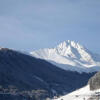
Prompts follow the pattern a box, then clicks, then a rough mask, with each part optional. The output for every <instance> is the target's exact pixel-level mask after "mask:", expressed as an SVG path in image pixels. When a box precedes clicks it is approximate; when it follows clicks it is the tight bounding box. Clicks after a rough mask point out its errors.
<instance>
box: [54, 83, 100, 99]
mask: <svg viewBox="0 0 100 100" xmlns="http://www.w3.org/2000/svg"><path fill="white" fill-rule="evenodd" d="M99 92H100V89H98V90H95V91H90V88H89V85H87V86H85V87H83V88H81V89H79V90H76V91H74V92H72V93H70V94H67V95H65V96H62V97H59V98H58V99H53V100H96V99H95V96H96V95H97V93H99ZM90 98H91V99H90Z"/></svg>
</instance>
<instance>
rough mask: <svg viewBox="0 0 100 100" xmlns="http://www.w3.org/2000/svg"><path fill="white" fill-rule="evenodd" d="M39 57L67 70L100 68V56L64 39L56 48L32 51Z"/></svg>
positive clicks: (84, 70) (80, 70)
mask: <svg viewBox="0 0 100 100" xmlns="http://www.w3.org/2000/svg"><path fill="white" fill-rule="evenodd" d="M31 54H32V55H33V56H35V57H37V58H40V59H45V60H47V61H49V62H51V63H53V64H55V65H56V66H58V67H60V68H63V69H65V70H71V71H78V72H94V71H98V70H99V69H100V56H99V55H98V54H94V53H92V52H91V51H89V50H88V49H87V48H85V47H83V46H82V45H80V44H79V43H76V42H74V41H70V40H68V41H64V42H62V43H60V44H59V45H57V46H56V47H55V48H46V49H40V50H37V51H33V52H31Z"/></svg>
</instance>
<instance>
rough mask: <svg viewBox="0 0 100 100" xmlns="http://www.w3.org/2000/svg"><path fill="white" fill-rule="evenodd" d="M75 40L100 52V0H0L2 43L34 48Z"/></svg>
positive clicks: (19, 48) (16, 47) (19, 47)
mask: <svg viewBox="0 0 100 100" xmlns="http://www.w3.org/2000/svg"><path fill="white" fill-rule="evenodd" d="M65 40H74V41H76V42H79V43H80V44H82V45H84V46H86V47H87V48H88V49H90V50H91V51H94V52H97V53H100V0H0V46H1V47H9V48H14V49H17V50H24V51H32V50H36V49H39V48H48V47H54V46H56V45H57V44H59V43H60V42H62V41H65Z"/></svg>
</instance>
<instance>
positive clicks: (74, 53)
mask: <svg viewBox="0 0 100 100" xmlns="http://www.w3.org/2000/svg"><path fill="white" fill-rule="evenodd" d="M56 50H57V53H58V54H60V55H62V56H65V57H69V58H77V59H80V60H82V61H86V62H91V63H93V62H94V61H93V59H92V57H91V55H90V54H89V53H88V52H87V51H88V50H87V49H86V48H84V47H83V46H82V45H80V44H79V43H75V42H74V41H70V40H68V41H64V42H62V43H61V44H59V45H58V46H57V47H56Z"/></svg>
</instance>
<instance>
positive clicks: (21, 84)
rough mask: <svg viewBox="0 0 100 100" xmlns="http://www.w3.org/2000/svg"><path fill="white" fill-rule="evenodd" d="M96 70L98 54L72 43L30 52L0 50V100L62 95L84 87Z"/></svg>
mask: <svg viewBox="0 0 100 100" xmlns="http://www.w3.org/2000/svg"><path fill="white" fill-rule="evenodd" d="M99 70H100V56H99V54H94V53H92V52H91V51H89V50H88V49H86V48H85V47H83V46H81V45H80V44H79V43H75V42H74V41H69V40H68V41H65V42H63V43H61V44H59V45H58V46H56V47H55V48H48V49H41V50H37V51H33V52H31V53H25V52H20V51H16V50H12V49H9V48H0V99H2V100H25V99H26V100H46V99H47V98H53V97H55V96H61V95H65V94H68V93H71V92H72V91H75V90H77V89H79V88H82V87H83V86H85V85H86V84H87V83H88V80H89V79H90V78H91V77H92V76H93V75H94V74H95V73H96V72H97V71H99Z"/></svg>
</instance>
